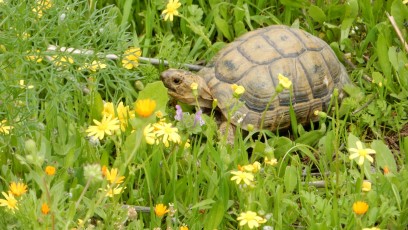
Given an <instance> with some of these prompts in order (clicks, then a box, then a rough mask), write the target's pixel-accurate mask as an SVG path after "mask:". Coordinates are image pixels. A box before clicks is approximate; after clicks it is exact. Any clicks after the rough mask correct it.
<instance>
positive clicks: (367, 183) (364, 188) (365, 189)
mask: <svg viewBox="0 0 408 230" xmlns="http://www.w3.org/2000/svg"><path fill="white" fill-rule="evenodd" d="M361 190H362V191H363V192H369V191H371V182H370V181H364V182H363V185H362V186H361Z"/></svg>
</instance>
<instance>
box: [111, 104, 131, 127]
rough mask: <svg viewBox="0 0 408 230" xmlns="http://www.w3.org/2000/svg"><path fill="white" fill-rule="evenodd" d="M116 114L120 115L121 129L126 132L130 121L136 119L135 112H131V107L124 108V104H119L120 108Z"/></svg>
mask: <svg viewBox="0 0 408 230" xmlns="http://www.w3.org/2000/svg"><path fill="white" fill-rule="evenodd" d="M116 112H117V113H118V118H119V121H120V129H121V130H122V131H125V130H126V127H127V124H128V120H129V119H130V118H133V117H135V114H134V112H133V111H130V109H129V106H124V105H123V102H120V103H119V105H118V107H117V108H116Z"/></svg>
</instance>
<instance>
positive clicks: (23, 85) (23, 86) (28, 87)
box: [18, 80, 34, 89]
mask: <svg viewBox="0 0 408 230" xmlns="http://www.w3.org/2000/svg"><path fill="white" fill-rule="evenodd" d="M18 84H19V85H20V88H22V89H24V88H26V89H32V88H34V86H33V85H28V86H26V84H25V83H24V80H20V81H19V82H18Z"/></svg>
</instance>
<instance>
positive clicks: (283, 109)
mask: <svg viewBox="0 0 408 230" xmlns="http://www.w3.org/2000/svg"><path fill="white" fill-rule="evenodd" d="M209 67H210V68H213V69H210V70H211V71H210V72H211V74H208V70H209V68H206V70H204V69H203V70H202V74H201V75H202V76H203V77H204V79H205V80H206V82H207V85H208V87H209V88H210V90H211V92H212V95H213V97H214V98H215V99H217V100H218V105H219V107H220V109H221V111H222V112H223V114H224V116H225V117H228V113H229V111H232V108H233V107H234V106H236V107H239V108H238V110H236V111H235V112H234V113H233V114H232V115H231V116H232V117H231V122H232V123H233V124H235V125H237V124H238V123H240V124H241V127H242V128H244V129H245V128H246V125H247V124H252V125H254V127H255V128H259V126H260V124H261V120H262V113H263V112H264V111H265V108H266V105H267V103H268V102H269V100H270V99H271V97H272V95H274V93H275V88H276V86H277V85H278V84H279V80H278V75H279V74H283V75H284V76H286V77H287V78H289V79H290V80H291V81H292V84H293V95H292V99H290V93H289V92H290V91H289V90H284V91H283V92H281V93H280V94H278V95H277V96H276V97H275V99H274V100H273V101H272V103H271V105H270V106H269V108H268V111H267V112H266V115H265V120H264V125H263V128H266V129H270V130H276V129H278V128H286V127H288V126H290V116H289V103H290V100H292V104H293V106H294V110H295V113H296V116H297V119H298V122H299V123H302V124H306V123H309V122H310V121H311V120H312V121H315V120H318V118H317V117H316V116H315V115H314V111H315V110H320V111H325V110H326V109H327V107H328V105H329V103H330V100H331V95H332V92H333V90H334V88H339V89H341V88H342V87H343V85H344V84H347V83H349V82H350V80H349V77H348V75H347V72H346V69H345V68H344V66H343V65H342V64H341V63H340V62H339V60H338V59H337V57H336V55H335V54H334V52H333V51H332V49H331V48H330V46H329V45H328V44H327V43H325V42H324V41H323V40H321V39H320V38H317V37H315V36H313V35H311V34H309V33H307V32H305V31H303V30H300V29H294V28H289V27H287V26H269V27H266V28H262V29H258V30H255V31H252V32H249V33H247V34H245V35H243V36H241V37H239V38H238V39H236V40H235V41H234V42H232V43H230V44H228V45H227V46H226V47H224V48H223V49H222V50H221V51H220V52H219V54H218V55H217V56H216V57H215V59H214V60H213V62H212V64H211V66H209ZM232 84H237V85H242V86H244V88H245V90H246V91H245V93H244V94H243V95H242V97H241V98H240V100H241V101H242V102H244V103H243V105H242V106H237V105H236V104H234V103H233V102H234V99H233V95H232V89H231V85H232Z"/></svg>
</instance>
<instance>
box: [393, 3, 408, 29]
mask: <svg viewBox="0 0 408 230" xmlns="http://www.w3.org/2000/svg"><path fill="white" fill-rule="evenodd" d="M391 15H392V16H393V17H394V20H395V22H396V23H397V25H398V27H399V28H403V27H404V22H405V20H408V7H407V6H406V5H404V4H403V3H402V0H394V1H393V3H392V5H391Z"/></svg>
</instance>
